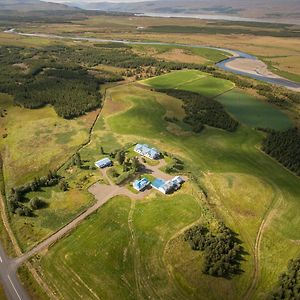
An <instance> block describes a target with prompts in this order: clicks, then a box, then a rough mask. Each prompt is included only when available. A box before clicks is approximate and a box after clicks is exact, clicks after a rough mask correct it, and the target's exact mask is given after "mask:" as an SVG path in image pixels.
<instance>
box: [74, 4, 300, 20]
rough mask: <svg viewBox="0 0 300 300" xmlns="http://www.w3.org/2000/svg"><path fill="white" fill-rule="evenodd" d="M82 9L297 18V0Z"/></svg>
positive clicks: (299, 7)
mask: <svg viewBox="0 0 300 300" xmlns="http://www.w3.org/2000/svg"><path fill="white" fill-rule="evenodd" d="M77 5H79V7H81V8H84V9H94V10H103V11H117V12H134V13H170V14H171V13H180V14H224V15H234V16H239V17H247V18H285V19H288V18H296V19H297V18H298V19H300V1H299V0H158V1H145V2H138V3H108V2H98V3H81V4H80V3H79V4H77Z"/></svg>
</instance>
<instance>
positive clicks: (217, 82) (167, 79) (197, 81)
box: [143, 70, 234, 97]
mask: <svg viewBox="0 0 300 300" xmlns="http://www.w3.org/2000/svg"><path fill="white" fill-rule="evenodd" d="M143 83H145V84H147V85H149V86H151V87H153V88H156V89H179V90H185V91H190V92H195V93H199V94H201V95H204V96H206V97H216V96H217V95H220V94H223V93H224V92H226V91H229V90H230V89H232V88H233V87H234V84H233V83H232V82H231V81H228V80H225V79H219V78H214V77H212V76H210V75H209V74H207V73H203V72H200V71H193V70H192V71H190V70H187V71H176V72H172V73H169V74H166V75H162V76H158V77H154V78H151V79H147V80H145V81H143Z"/></svg>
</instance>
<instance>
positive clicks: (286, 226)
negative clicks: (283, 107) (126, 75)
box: [41, 84, 300, 299]
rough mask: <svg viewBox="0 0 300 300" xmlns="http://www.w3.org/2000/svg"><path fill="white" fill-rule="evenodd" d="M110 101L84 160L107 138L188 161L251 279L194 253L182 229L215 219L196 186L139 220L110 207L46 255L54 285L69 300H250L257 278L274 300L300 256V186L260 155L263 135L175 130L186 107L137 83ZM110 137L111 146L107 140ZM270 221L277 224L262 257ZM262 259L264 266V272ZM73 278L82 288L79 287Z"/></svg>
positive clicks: (152, 203) (258, 294) (258, 295)
mask: <svg viewBox="0 0 300 300" xmlns="http://www.w3.org/2000/svg"><path fill="white" fill-rule="evenodd" d="M108 98H109V99H110V100H109V101H107V102H106V103H105V107H104V110H103V112H102V117H103V118H100V119H99V120H98V123H97V124H96V128H98V129H97V131H96V134H95V135H94V136H93V139H92V143H91V147H87V148H86V149H85V150H84V152H83V153H86V154H88V153H89V152H88V151H91V153H96V151H97V147H98V146H97V141H98V138H101V145H102V146H103V147H104V148H107V149H108V150H110V149H112V148H113V147H116V146H117V145H116V141H118V143H120V144H122V145H124V144H126V143H128V142H137V141H145V142H148V143H149V144H151V145H153V146H156V147H158V148H159V149H163V150H165V151H168V152H170V153H173V154H175V155H179V156H180V157H182V158H183V159H184V161H185V163H186V168H187V169H188V170H190V172H191V173H192V174H193V176H195V177H196V178H198V182H199V184H200V186H201V187H203V188H204V189H205V191H206V193H207V194H208V201H209V203H210V205H212V207H214V209H213V211H214V213H215V214H216V215H217V217H218V218H220V219H221V220H224V221H225V223H226V224H228V226H230V228H231V229H233V230H234V231H235V232H237V233H238V234H239V238H240V239H241V240H242V242H243V247H244V248H245V251H246V252H247V253H248V254H246V255H245V256H244V259H245V261H243V262H242V269H243V271H244V272H243V273H242V274H241V275H239V276H236V277H234V278H233V279H231V280H227V279H221V278H213V277H210V276H207V275H203V274H202V273H201V271H200V270H201V264H202V256H201V253H199V252H193V251H191V250H189V247H188V246H187V244H186V243H184V242H183V240H182V236H181V231H180V229H181V228H183V227H185V226H188V224H191V223H192V222H194V221H195V220H197V218H199V217H200V216H201V217H202V221H205V222H207V220H209V221H210V222H212V221H213V220H214V217H213V216H212V214H211V213H210V212H209V211H208V210H207V208H206V204H205V202H204V201H203V198H201V197H200V198H198V199H199V200H198V201H199V202H198V203H197V202H196V201H195V200H193V198H192V195H193V197H195V196H196V195H197V194H198V193H197V192H196V187H195V185H190V184H187V185H186V187H185V189H184V190H183V192H184V193H185V195H188V194H189V195H190V196H181V194H180V193H179V194H175V195H174V196H172V197H171V198H169V197H159V198H157V196H155V194H153V195H152V194H151V196H150V197H149V199H147V200H143V201H141V202H137V203H136V206H134V211H132V207H131V213H130V212H129V211H130V207H129V206H130V201H129V200H128V199H127V200H126V199H124V198H117V200H116V199H115V200H113V201H111V202H109V203H107V204H106V205H105V206H104V207H103V208H102V209H100V210H99V211H98V213H97V214H95V215H93V216H91V217H90V218H89V220H87V221H86V222H85V223H84V224H82V225H81V226H80V227H79V228H78V230H76V231H75V232H74V234H72V235H70V236H68V237H67V238H65V239H64V240H63V241H62V242H60V243H58V244H57V245H55V246H54V247H53V248H51V249H50V251H48V252H47V254H46V255H45V256H43V257H42V259H41V264H42V272H43V274H44V276H45V277H46V278H45V279H46V280H47V282H48V283H49V285H50V286H51V287H52V288H53V289H54V290H56V291H57V292H58V293H61V294H60V295H62V297H64V298H67V299H69V298H70V299H71V298H72V297H73V298H74V297H75V296H76V295H77V294H78V293H80V294H82V295H85V296H86V297H90V298H96V297H95V295H94V296H93V293H96V294H97V295H99V297H100V298H101V297H102V298H110V297H117V298H118V297H121V298H124V299H127V298H128V299H129V298H130V299H132V298H134V299H137V298H140V297H144V298H145V297H148V296H149V297H151V298H159V297H161V298H165V299H166V298H172V299H202V298H203V297H206V298H208V299H220V298H222V299H241V298H242V297H243V296H244V295H245V293H246V291H247V289H248V288H249V287H250V286H251V283H252V281H253V278H254V281H255V286H256V287H257V290H255V291H254V294H251V295H252V296H251V297H252V299H263V298H265V296H266V293H267V292H268V291H270V290H271V289H272V287H273V285H274V284H275V282H276V281H277V278H278V276H279V274H280V273H281V272H282V271H283V270H285V269H286V265H287V262H288V260H289V259H291V258H293V257H295V256H296V255H297V254H299V252H300V251H299V247H298V244H297V241H298V240H299V239H300V235H299V231H298V230H297V228H299V226H300V217H299V214H298V213H297V212H298V211H299V209H300V202H299V200H298V196H299V194H300V184H299V183H300V180H299V178H297V177H296V176H294V175H293V174H291V173H290V172H288V171H287V170H285V169H284V168H282V167H281V166H280V165H279V164H277V163H276V162H275V161H274V160H272V159H271V158H269V157H268V156H266V155H265V154H263V153H262V152H261V151H260V150H259V147H258V146H259V144H260V142H261V140H262V138H263V135H262V134H261V133H259V132H257V131H255V130H253V129H251V128H249V127H246V126H240V128H239V129H238V130H237V132H236V133H228V132H225V131H222V130H217V129H212V128H208V129H205V130H204V131H203V132H202V133H201V134H193V133H191V132H190V131H186V130H185V129H184V128H181V127H180V126H177V127H176V128H173V127H172V128H170V126H169V124H167V122H165V121H163V118H164V116H165V115H166V114H172V115H174V116H177V117H178V118H179V119H180V118H182V111H181V110H180V107H181V105H180V101H178V100H175V101H174V99H173V98H171V97H167V96H165V95H164V94H161V93H157V92H153V91H149V90H146V89H145V88H142V87H139V86H137V85H134V84H131V85H124V86H118V87H115V88H112V89H110V90H109V93H108ZM162 98H163V100H162ZM97 132H98V133H97ZM106 135H109V136H110V138H106V139H103V136H106ZM106 142H107V144H106ZM89 149H90V150H89ZM192 187H193V188H192ZM177 195H178V197H177ZM173 197H174V198H173ZM171 199H172V200H171ZM196 199H197V198H196ZM196 204H197V206H195V205H196ZM196 207H198V208H196ZM182 214H186V216H184V217H183V216H182ZM128 219H129V220H130V222H129V223H128ZM173 219H174V223H173ZM262 220H265V221H266V222H267V223H268V226H267V227H266V228H264V230H263V232H262V239H261V245H260V247H259V250H255V249H256V247H255V245H256V240H257V233H258V231H259V227H260V225H261V222H262ZM128 224H129V225H128ZM128 226H129V227H128ZM130 228H131V229H130ZM132 228H134V235H131V234H132V231H131V230H132ZM94 230H95V231H94ZM124 245H126V246H124ZM74 247H75V248H76V251H73V250H74V249H75V248H74ZM126 247H127V248H128V250H126V251H125V248H126ZM163 247H165V248H164V249H166V250H165V252H164V253H165V255H164V256H162V254H161V251H162V249H163ZM70 249H72V251H70ZM257 251H258V252H257ZM124 253H125V254H124ZM255 253H256V254H257V255H259V258H260V265H259V267H258V270H259V271H258V273H257V274H256V273H255V274H254V265H255V261H254V254H255ZM103 254H105V255H103ZM111 255H113V259H112V256H111ZM124 255H126V258H124ZM274 257H276V265H274ZM79 258H80V259H79ZM79 261H80V263H78V262H79ZM81 261H82V263H81ZM95 261H96V263H95ZM97 262H98V263H97ZM112 262H113V263H112ZM83 265H84V267H82V266H83ZM57 274H59V275H57ZM95 274H96V276H95ZM120 274H121V276H120ZM70 276H72V279H73V280H75V281H76V284H73V283H70V280H69V278H70ZM103 281H105V284H100V282H103ZM61 282H64V284H63V285H62V284H61ZM212 291H213V292H212ZM208 295H209V296H208Z"/></svg>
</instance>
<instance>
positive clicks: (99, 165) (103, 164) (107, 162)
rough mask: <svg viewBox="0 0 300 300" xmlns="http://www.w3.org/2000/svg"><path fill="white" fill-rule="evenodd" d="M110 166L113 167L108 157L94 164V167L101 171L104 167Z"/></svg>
mask: <svg viewBox="0 0 300 300" xmlns="http://www.w3.org/2000/svg"><path fill="white" fill-rule="evenodd" d="M112 165H113V163H112V161H111V160H110V159H109V158H108V157H106V158H103V159H100V160H98V161H96V162H95V166H96V167H97V168H100V169H103V168H106V167H110V166H112Z"/></svg>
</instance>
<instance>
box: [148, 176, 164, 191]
mask: <svg viewBox="0 0 300 300" xmlns="http://www.w3.org/2000/svg"><path fill="white" fill-rule="evenodd" d="M165 183H166V182H165V181H164V180H162V179H159V178H156V179H155V180H154V181H152V182H151V185H152V186H153V187H155V188H157V189H159V188H160V187H162V186H163V185H164V184H165Z"/></svg>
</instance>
